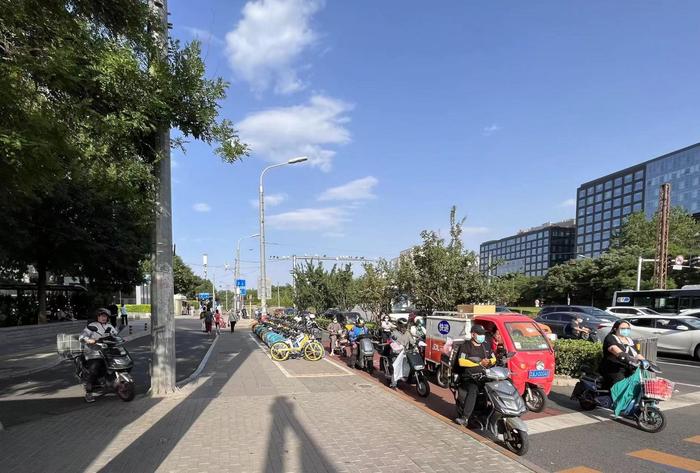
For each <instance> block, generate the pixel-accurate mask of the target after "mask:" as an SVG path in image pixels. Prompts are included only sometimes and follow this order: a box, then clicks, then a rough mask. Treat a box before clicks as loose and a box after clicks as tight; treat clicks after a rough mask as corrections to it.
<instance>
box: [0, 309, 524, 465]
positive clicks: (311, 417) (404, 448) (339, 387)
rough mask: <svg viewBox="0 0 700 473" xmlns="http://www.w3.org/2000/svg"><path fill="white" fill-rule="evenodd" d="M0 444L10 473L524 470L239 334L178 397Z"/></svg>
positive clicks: (96, 408) (63, 419)
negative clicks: (272, 355) (276, 357)
mask: <svg viewBox="0 0 700 473" xmlns="http://www.w3.org/2000/svg"><path fill="white" fill-rule="evenodd" d="M248 322H249V321H242V322H239V326H247V325H248ZM237 329H238V327H237ZM241 329H243V327H241ZM279 367H283V368H284V370H280V368H279ZM315 368H318V370H315ZM0 445H2V446H3V449H4V452H7V453H5V454H4V455H3V467H4V468H3V470H4V471H7V472H15V471H17V472H20V471H21V472H43V471H54V472H71V473H72V472H80V471H89V472H94V471H99V472H112V471H115V472H120V471H129V472H152V471H159V472H178V473H180V472H208V471H226V472H303V473H307V472H351V471H352V472H356V471H360V472H364V471H373V472H382V471H383V472H397V471H401V472H419V471H426V472H443V471H444V472H447V471H457V470H472V469H477V470H479V471H480V472H489V471H493V472H511V471H529V470H527V469H526V468H525V467H523V466H522V465H520V464H519V463H516V462H515V461H513V460H511V459H510V458H508V457H506V456H504V455H501V454H500V453H498V452H497V451H495V450H493V449H491V448H489V447H488V446H486V445H483V444H481V443H479V442H478V441H476V440H474V439H473V438H471V437H469V436H468V435H465V434H464V433H462V432H460V431H459V430H458V429H456V428H453V427H451V426H450V425H447V424H445V423H444V422H442V421H440V420H437V419H436V418H434V417H432V416H430V415H428V414H426V413H425V412H423V411H422V410H421V409H418V408H416V407H414V406H411V405H410V404H409V403H407V402H405V401H403V400H402V399H400V398H399V397H397V396H396V395H394V394H393V393H391V392H389V391H387V390H385V389H384V388H383V387H381V386H378V385H374V384H373V383H367V382H366V381H365V380H363V379H362V378H361V377H359V376H356V375H355V374H353V373H352V372H349V371H348V370H343V369H342V368H341V367H336V366H335V365H334V364H332V363H329V362H326V361H319V362H316V363H311V362H305V361H303V360H288V361H287V362H285V363H282V364H279V365H278V364H277V363H274V362H272V361H271V360H270V359H269V358H268V356H267V355H266V354H265V352H264V351H263V350H262V349H261V348H260V347H259V345H258V343H257V342H256V340H255V339H254V338H253V335H252V334H251V333H250V331H249V330H246V329H243V330H240V331H238V330H237V332H236V333H235V334H231V333H230V332H224V333H222V334H221V337H220V338H219V340H218V341H217V343H216V345H215V347H214V349H213V350H212V353H211V356H210V358H209V362H208V364H207V366H206V368H205V370H204V372H203V375H202V377H201V378H200V379H199V380H198V381H197V382H195V383H193V384H191V385H188V386H186V387H185V388H184V389H183V390H181V391H180V392H179V393H178V394H176V395H173V396H171V397H167V398H162V399H153V398H141V399H137V400H135V401H134V402H132V403H129V404H125V403H116V402H110V403H107V402H99V401H98V402H96V403H95V404H93V405H91V406H90V408H89V409H83V410H81V411H79V412H74V413H72V414H70V415H61V416H55V417H53V418H51V419H45V420H40V421H37V422H30V423H26V424H22V425H18V426H16V427H13V428H11V429H8V430H7V431H4V432H0ZM36 445H41V446H42V447H41V448H40V449H37V448H36Z"/></svg>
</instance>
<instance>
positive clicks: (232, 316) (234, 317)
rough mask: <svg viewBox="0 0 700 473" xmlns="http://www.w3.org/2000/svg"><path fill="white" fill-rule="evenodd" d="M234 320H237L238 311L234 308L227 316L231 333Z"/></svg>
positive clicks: (233, 327)
mask: <svg viewBox="0 0 700 473" xmlns="http://www.w3.org/2000/svg"><path fill="white" fill-rule="evenodd" d="M236 322H238V312H237V311H235V310H234V311H232V312H231V313H230V314H229V316H228V324H229V325H230V326H231V333H233V331H234V330H235V328H236Z"/></svg>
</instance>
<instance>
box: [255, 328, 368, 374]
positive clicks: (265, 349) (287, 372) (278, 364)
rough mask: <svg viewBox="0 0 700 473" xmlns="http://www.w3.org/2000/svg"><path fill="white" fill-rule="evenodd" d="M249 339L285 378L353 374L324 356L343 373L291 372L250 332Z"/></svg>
mask: <svg viewBox="0 0 700 473" xmlns="http://www.w3.org/2000/svg"><path fill="white" fill-rule="evenodd" d="M250 339H251V340H253V342H255V344H256V345H257V346H258V348H260V350H262V352H263V353H265V356H267V357H268V358H269V359H270V361H272V362H273V363H274V364H275V365H276V366H277V368H279V370H280V371H281V372H282V374H283V375H285V376H286V377H287V378H336V377H339V376H355V373H353V372H352V371H350V370H347V369H345V368H343V367H342V366H339V365H336V364H335V363H333V362H332V361H330V360H326V359H325V358H322V360H324V361H327V362H328V363H330V364H332V365H333V366H334V367H335V368H338V369H339V370H341V371H344V373H318V374H291V373H290V372H289V371H287V370H286V369H285V368H284V367H283V366H282V364H281V363H283V362H278V361H275V360H273V359H272V356H270V353H269V352H268V350H267V348H265V346H264V345H262V344H261V343H260V342H258V341H257V340H256V339H255V336H254V335H253V334H252V333H251V334H250Z"/></svg>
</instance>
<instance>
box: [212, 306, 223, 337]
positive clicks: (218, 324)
mask: <svg viewBox="0 0 700 473" xmlns="http://www.w3.org/2000/svg"><path fill="white" fill-rule="evenodd" d="M214 325H215V326H216V334H217V335H221V326H222V325H224V317H223V316H222V315H221V311H220V310H219V309H216V313H215V314H214Z"/></svg>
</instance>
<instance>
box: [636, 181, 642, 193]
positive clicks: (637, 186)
mask: <svg viewBox="0 0 700 473" xmlns="http://www.w3.org/2000/svg"><path fill="white" fill-rule="evenodd" d="M642 189H644V181H637V182H635V183H634V190H636V191H640V190H642Z"/></svg>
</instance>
